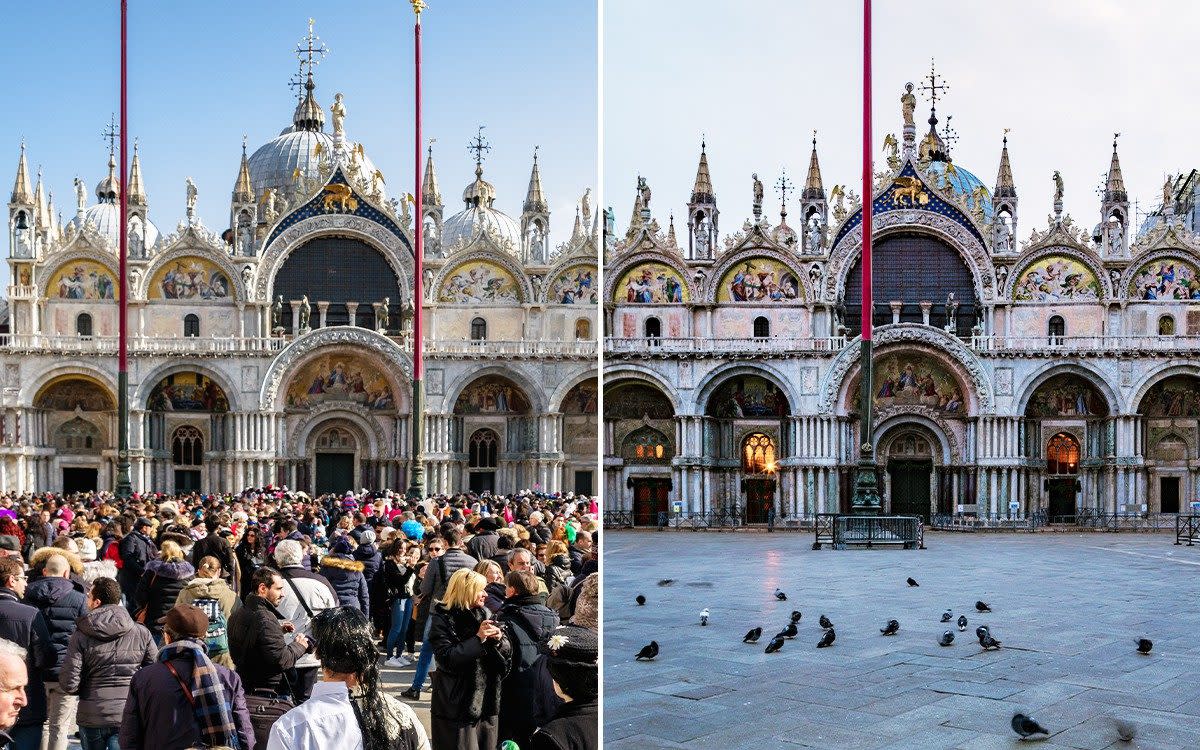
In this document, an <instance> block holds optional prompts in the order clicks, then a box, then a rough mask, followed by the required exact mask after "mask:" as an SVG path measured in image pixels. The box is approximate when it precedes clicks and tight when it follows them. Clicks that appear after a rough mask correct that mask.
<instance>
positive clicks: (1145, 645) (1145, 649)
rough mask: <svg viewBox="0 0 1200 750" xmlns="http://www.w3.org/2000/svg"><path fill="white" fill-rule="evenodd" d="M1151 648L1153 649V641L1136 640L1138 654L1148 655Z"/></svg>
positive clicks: (1147, 639) (1145, 639) (1146, 639)
mask: <svg viewBox="0 0 1200 750" xmlns="http://www.w3.org/2000/svg"><path fill="white" fill-rule="evenodd" d="M1152 648H1154V641H1152V640H1150V639H1149V638H1138V639H1137V650H1138V653H1139V654H1148V653H1150V649H1152Z"/></svg>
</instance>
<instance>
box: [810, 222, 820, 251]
mask: <svg viewBox="0 0 1200 750" xmlns="http://www.w3.org/2000/svg"><path fill="white" fill-rule="evenodd" d="M808 250H809V252H814V253H815V252H820V250H821V219H820V217H818V216H813V217H812V218H811V219H809V220H808Z"/></svg>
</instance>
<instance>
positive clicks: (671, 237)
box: [667, 211, 679, 247]
mask: <svg viewBox="0 0 1200 750" xmlns="http://www.w3.org/2000/svg"><path fill="white" fill-rule="evenodd" d="M667 245H668V246H669V247H679V242H678V241H677V240H676V239H675V212H674V211H672V212H671V219H670V223H669V224H668V228H667Z"/></svg>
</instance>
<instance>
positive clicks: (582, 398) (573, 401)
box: [562, 378, 599, 414]
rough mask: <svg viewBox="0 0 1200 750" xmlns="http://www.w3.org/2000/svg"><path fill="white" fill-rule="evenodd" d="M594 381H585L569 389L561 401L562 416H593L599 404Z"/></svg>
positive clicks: (593, 379)
mask: <svg viewBox="0 0 1200 750" xmlns="http://www.w3.org/2000/svg"><path fill="white" fill-rule="evenodd" d="M598 393H599V390H598V387H597V383H596V379H595V378H592V379H591V380H585V381H583V382H582V383H580V384H579V385H577V386H575V387H574V388H572V389H571V391H570V392H569V393H567V397H566V398H565V399H563V404H562V413H563V414H595V413H596V407H597V405H598V403H599V400H598V399H597V395H598Z"/></svg>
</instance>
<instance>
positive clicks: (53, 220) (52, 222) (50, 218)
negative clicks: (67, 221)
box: [46, 190, 62, 240]
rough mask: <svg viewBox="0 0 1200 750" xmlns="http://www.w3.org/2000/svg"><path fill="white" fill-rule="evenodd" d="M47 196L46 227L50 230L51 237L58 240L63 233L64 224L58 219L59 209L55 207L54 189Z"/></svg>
mask: <svg viewBox="0 0 1200 750" xmlns="http://www.w3.org/2000/svg"><path fill="white" fill-rule="evenodd" d="M47 192H48V193H49V195H48V197H47V198H46V228H47V229H49V230H50V239H52V240H57V239H58V238H59V237H60V236H61V235H62V226H61V225H60V222H59V221H58V218H57V216H58V211H57V210H56V209H55V208H54V191H53V190H50V191H47Z"/></svg>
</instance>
